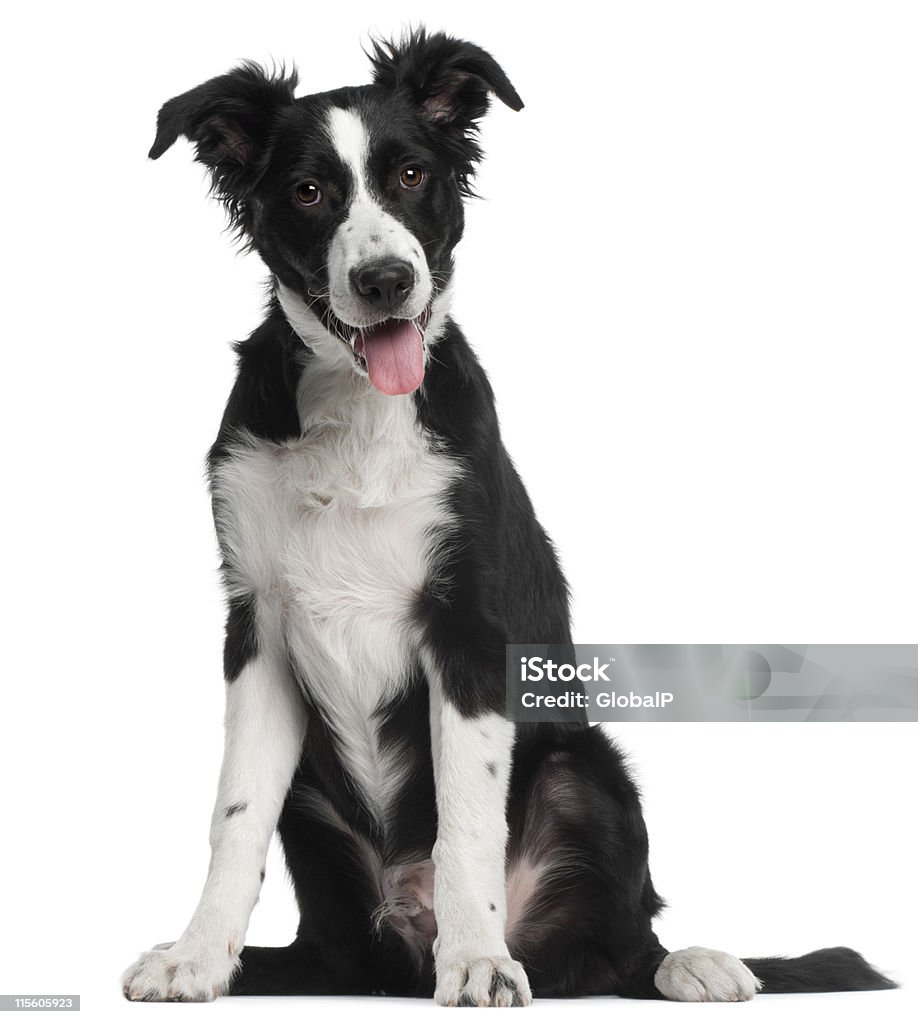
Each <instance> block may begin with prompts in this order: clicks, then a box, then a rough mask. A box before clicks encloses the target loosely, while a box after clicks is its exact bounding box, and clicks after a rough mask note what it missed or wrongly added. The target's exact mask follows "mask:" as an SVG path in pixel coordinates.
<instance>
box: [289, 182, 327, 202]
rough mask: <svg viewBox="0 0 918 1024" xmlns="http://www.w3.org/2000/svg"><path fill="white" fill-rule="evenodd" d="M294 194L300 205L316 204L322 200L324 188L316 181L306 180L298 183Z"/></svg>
mask: <svg viewBox="0 0 918 1024" xmlns="http://www.w3.org/2000/svg"><path fill="white" fill-rule="evenodd" d="M294 195H295V196H296V201H297V202H298V203H299V204H300V206H316V205H317V204H318V203H321V202H322V190H321V189H320V188H319V186H318V185H317V184H316V183H315V182H314V181H304V182H303V184H302V185H298V186H297V189H296V192H295V193H294Z"/></svg>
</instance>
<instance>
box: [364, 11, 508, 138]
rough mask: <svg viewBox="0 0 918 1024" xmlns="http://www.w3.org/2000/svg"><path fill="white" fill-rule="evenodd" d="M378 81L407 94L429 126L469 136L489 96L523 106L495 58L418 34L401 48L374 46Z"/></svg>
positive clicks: (463, 44)
mask: <svg viewBox="0 0 918 1024" xmlns="http://www.w3.org/2000/svg"><path fill="white" fill-rule="evenodd" d="M370 60H371V61H372V63H373V69H374V74H373V80H374V81H375V82H376V83H377V84H378V85H382V86H384V87H387V88H390V89H396V88H403V89H406V90H407V91H408V93H409V95H410V97H411V99H412V100H413V102H414V103H415V105H416V106H417V108H418V113H419V115H420V116H421V117H422V118H423V119H424V120H426V121H428V122H429V123H430V124H433V125H442V126H444V127H446V128H454V129H458V130H460V131H463V132H465V131H467V130H468V129H470V128H473V127H474V125H475V122H476V121H477V120H478V119H479V118H480V117H482V116H483V115H484V113H485V112H486V111H487V109H488V94H489V93H494V95H495V96H496V97H497V98H498V99H499V100H501V101H502V102H503V103H506V104H507V106H508V107H510V108H511V109H513V110H522V108H523V101H522V100H521V99H520V97H519V94H518V93H517V91H516V89H514V88H513V86H512V85H511V83H510V79H509V78H507V76H506V74H504V71H503V69H502V68H501V66H500V65H499V64H498V63H497V61H496V60H495V59H494V58H493V57H492V56H491V54H489V53H487V52H486V51H484V50H482V48H481V47H480V46H476V45H475V44H474V43H467V42H465V41H464V40H462V39H454V38H452V37H451V36H447V35H444V34H443V33H442V32H437V33H434V34H433V35H428V34H427V33H426V32H425V30H424V29H419V30H417V31H415V32H412V33H411V34H410V35H408V36H406V37H405V38H404V39H402V40H401V41H400V42H388V43H387V42H375V43H374V44H373V52H372V53H371V54H370Z"/></svg>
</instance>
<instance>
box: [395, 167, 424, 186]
mask: <svg viewBox="0 0 918 1024" xmlns="http://www.w3.org/2000/svg"><path fill="white" fill-rule="evenodd" d="M398 180H399V183H400V184H401V186H402V188H417V187H418V185H420V184H421V182H422V181H423V180H424V172H423V171H422V170H421V168H420V167H414V166H411V167H406V168H405V169H404V170H403V171H402V173H401V175H400V176H399V179H398Z"/></svg>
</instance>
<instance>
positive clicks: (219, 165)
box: [150, 30, 523, 394]
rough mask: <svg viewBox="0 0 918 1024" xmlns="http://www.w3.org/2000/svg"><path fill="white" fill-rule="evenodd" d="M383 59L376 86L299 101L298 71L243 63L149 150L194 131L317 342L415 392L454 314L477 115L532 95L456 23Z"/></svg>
mask: <svg viewBox="0 0 918 1024" xmlns="http://www.w3.org/2000/svg"><path fill="white" fill-rule="evenodd" d="M370 59H371V61H372V64H373V68H374V82H373V84H372V85H367V86H361V87H357V88H349V89H339V90H336V91H334V92H327V93H319V94H316V95H313V96H305V97H301V98H298V99H297V98H294V95H293V94H294V89H295V87H296V84H297V77H296V73H295V72H294V73H292V74H289V75H287V74H285V73H283V72H280V73H275V74H268V73H266V72H265V71H264V70H263V69H262V68H260V67H259V66H257V65H255V64H244V65H243V66H241V67H239V68H236V69H235V70H234V71H231V72H230V73H229V74H226V75H222V76H220V77H219V78H214V79H212V80H211V81H209V82H205V83H204V84H203V85H200V86H198V87H197V88H196V89H192V90H191V91H189V92H187V93H184V94H183V95H181V96H177V97H175V99H172V100H169V101H168V102H167V103H166V104H165V105H164V106H163V108H162V109H161V110H160V113H159V120H158V124H157V133H156V141H155V142H154V143H153V148H152V149H151V150H150V156H151V157H152V158H153V159H156V158H158V157H159V156H161V155H162V154H163V153H165V151H166V150H167V149H168V148H169V147H170V146H171V145H172V144H173V143H174V142H175V141H176V139H177V138H178V137H179V136H180V135H184V136H185V137H186V138H188V139H189V140H191V141H192V142H193V143H194V145H195V148H196V157H197V159H198V160H199V161H200V162H201V163H203V164H204V165H205V166H206V167H207V168H208V169H209V170H210V172H211V175H212V179H213V186H214V191H215V193H216V194H217V195H218V196H219V198H220V199H221V200H222V201H223V203H224V204H225V206H226V208H227V210H228V212H229V215H230V218H231V221H232V223H233V225H234V227H235V228H236V229H237V230H238V232H239V234H240V235H241V236H242V237H243V238H244V239H245V240H246V242H247V244H248V245H250V246H252V247H254V248H255V249H256V250H257V251H258V252H259V253H260V255H261V257H262V258H263V259H264V261H265V263H266V264H267V265H268V267H269V268H270V270H271V271H272V273H273V274H274V277H275V278H276V280H277V282H278V286H279V287H278V293H279V297H280V300H281V304H282V305H283V307H284V310H285V312H286V313H287V315H288V318H289V319H290V320H291V322H292V323H293V325H294V327H295V328H296V329H297V331H298V333H299V334H300V336H301V337H303V339H304V341H305V342H306V343H307V344H308V345H309V346H310V347H312V348H313V349H315V350H318V351H321V352H322V353H323V354H324V355H325V356H327V357H329V358H331V359H332V360H334V361H336V362H337V363H341V364H344V363H345V362H346V363H347V365H349V366H350V367H352V368H353V369H354V370H356V372H358V373H366V374H368V376H369V378H370V381H371V382H372V383H373V385H374V386H375V387H376V388H378V389H379V390H380V391H382V392H385V393H386V394H405V393H408V392H411V391H414V390H415V389H416V388H417V387H418V386H419V385H420V383H421V380H422V378H423V374H424V363H425V358H426V355H427V344H425V332H428V339H427V341H428V342H429V341H431V340H433V338H434V336H435V333H436V328H437V326H438V322H439V323H442V320H443V318H444V316H445V310H444V305H445V296H446V294H447V289H448V285H449V281H450V278H451V276H452V250H453V248H454V246H455V245H456V243H457V242H458V241H459V238H460V236H461V234H462V224H463V216H462V198H463V196H465V195H469V194H471V188H470V178H471V176H472V174H473V172H474V169H475V165H476V163H477V161H478V160H479V159H480V157H481V150H480V148H479V146H478V143H477V141H476V133H477V124H478V120H479V119H480V118H481V116H482V115H483V114H484V113H485V111H486V110H487V108H488V100H489V94H490V93H494V94H495V95H496V96H497V97H498V98H499V99H501V100H502V101H503V102H504V103H506V104H507V105H508V106H510V107H512V108H513V109H514V110H519V109H520V108H521V107H522V105H523V104H522V101H521V100H520V98H519V96H518V95H517V93H516V90H515V89H514V88H513V86H512V85H511V84H510V81H509V79H508V78H507V76H506V75H505V74H504V72H503V71H502V70H501V68H500V67H499V66H498V64H497V63H496V62H495V60H494V59H493V58H492V57H491V56H490V55H489V54H488V53H486V52H485V51H484V50H482V49H480V48H479V47H478V46H474V45H473V44H471V43H466V42H463V41H461V40H458V39H452V38H450V37H448V36H445V35H442V34H436V35H428V34H427V33H426V32H424V31H423V30H420V31H417V32H414V33H412V34H411V35H409V36H407V37H406V38H405V39H403V40H402V41H401V42H398V43H376V44H374V47H373V52H372V54H371V55H370Z"/></svg>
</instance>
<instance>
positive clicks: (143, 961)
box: [122, 634, 306, 1002]
mask: <svg viewBox="0 0 918 1024" xmlns="http://www.w3.org/2000/svg"><path fill="white" fill-rule="evenodd" d="M271 640H274V642H273V643H272V642H270V641H271ZM277 640H278V638H277V637H274V638H268V637H265V636H264V634H262V635H260V636H259V641H258V653H257V654H255V656H254V657H252V658H250V660H249V661H248V663H247V664H245V666H244V667H243V668H242V669H241V671H240V672H239V673H238V675H237V676H236V677H235V678H233V679H231V681H230V680H229V679H228V682H227V690H226V740H225V752H224V756H223V767H222V770H221V772H220V782H219V787H218V791H217V803H216V806H215V808H214V814H213V819H212V822H211V829H210V845H211V859H210V869H209V871H208V874H207V882H206V883H205V885H204V892H203V893H202V895H201V899H200V902H199V903H198V907H197V909H196V910H195V912H194V915H193V916H192V918H191V921H190V922H189V924H188V927H187V928H186V929H185V931H184V932H183V933H182V936H181V938H180V939H179V940H178V941H177V942H175V943H172V944H171V945H169V946H168V947H159V948H157V949H154V950H151V951H150V952H148V953H144V954H143V955H142V956H141V957H140V959H139V960H137V962H136V963H134V964H133V965H132V966H131V967H129V968H128V970H127V971H126V972H125V973H124V976H123V979H122V982H123V987H124V994H125V995H126V996H127V998H128V999H133V1000H138V999H142V1000H156V1001H159V1000H182V1001H196V1002H198V1001H204V1000H210V999H214V998H216V997H217V996H218V995H221V994H222V993H225V992H226V991H227V989H228V987H229V983H230V981H231V979H232V976H233V973H234V972H235V970H236V969H237V967H238V964H239V951H240V950H241V949H242V946H243V942H244V939H245V932H246V928H247V927H248V923H249V916H250V915H251V913H252V908H253V907H254V906H255V902H256V900H257V899H258V894H259V891H260V889H261V883H262V880H263V878H264V865H265V857H266V855H267V851H268V844H269V842H270V840H271V835H272V833H273V832H274V828H275V826H276V824H277V820H278V817H279V816H280V811H281V807H282V805H283V801H284V797H285V796H286V794H287V790H288V789H289V788H290V781H291V779H292V778H293V773H294V771H295V769H296V766H297V763H298V759H299V756H300V753H301V749H302V743H303V735H304V730H305V720H306V715H305V708H304V704H303V700H302V696H301V694H300V693H299V690H298V689H297V687H296V684H295V683H294V681H293V680H292V679H291V677H290V672H289V670H288V667H287V663H286V659H285V658H284V657H283V654H282V647H281V644H280V643H279V642H277Z"/></svg>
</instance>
